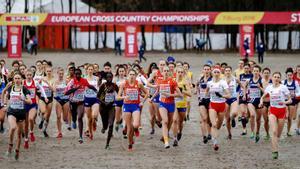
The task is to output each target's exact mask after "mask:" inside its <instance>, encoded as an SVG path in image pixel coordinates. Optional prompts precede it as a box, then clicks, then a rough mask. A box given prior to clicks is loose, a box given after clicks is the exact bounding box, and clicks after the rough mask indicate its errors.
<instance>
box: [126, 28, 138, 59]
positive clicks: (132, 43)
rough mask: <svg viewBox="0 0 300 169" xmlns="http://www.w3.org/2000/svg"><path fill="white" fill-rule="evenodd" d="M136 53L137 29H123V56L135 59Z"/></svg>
mask: <svg viewBox="0 0 300 169" xmlns="http://www.w3.org/2000/svg"><path fill="white" fill-rule="evenodd" d="M137 53H138V43H137V28H136V26H132V25H129V26H126V28H125V56H126V57H136V56H137Z"/></svg>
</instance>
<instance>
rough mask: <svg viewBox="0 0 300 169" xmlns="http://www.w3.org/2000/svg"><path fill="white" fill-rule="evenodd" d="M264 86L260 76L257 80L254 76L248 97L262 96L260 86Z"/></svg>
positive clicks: (249, 86)
mask: <svg viewBox="0 0 300 169" xmlns="http://www.w3.org/2000/svg"><path fill="white" fill-rule="evenodd" d="M259 85H260V86H261V87H262V83H261V78H259V79H258V80H257V81H256V82H254V80H253V78H251V79H250V81H249V84H248V97H249V98H250V99H257V98H260V97H261V95H262V92H261V90H260V88H259V87H258V86H259Z"/></svg>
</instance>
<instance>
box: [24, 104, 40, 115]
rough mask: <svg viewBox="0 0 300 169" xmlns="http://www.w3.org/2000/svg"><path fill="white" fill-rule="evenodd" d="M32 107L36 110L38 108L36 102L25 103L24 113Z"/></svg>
mask: <svg viewBox="0 0 300 169" xmlns="http://www.w3.org/2000/svg"><path fill="white" fill-rule="evenodd" d="M33 108H34V109H36V110H37V109H38V105H37V104H36V103H32V104H25V110H26V113H28V112H29V111H30V110H31V109H33Z"/></svg>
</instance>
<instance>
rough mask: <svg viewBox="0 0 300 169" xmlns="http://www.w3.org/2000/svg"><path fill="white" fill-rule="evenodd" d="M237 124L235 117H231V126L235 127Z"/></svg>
mask: <svg viewBox="0 0 300 169" xmlns="http://www.w3.org/2000/svg"><path fill="white" fill-rule="evenodd" d="M235 126H236V123H235V118H232V119H231V127H232V128H235Z"/></svg>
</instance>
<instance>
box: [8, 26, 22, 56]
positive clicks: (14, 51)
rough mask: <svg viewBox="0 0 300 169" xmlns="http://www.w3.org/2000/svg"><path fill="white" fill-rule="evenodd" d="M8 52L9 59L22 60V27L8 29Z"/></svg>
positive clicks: (9, 27)
mask: <svg viewBox="0 0 300 169" xmlns="http://www.w3.org/2000/svg"><path fill="white" fill-rule="evenodd" d="M7 30H8V31H7V32H8V34H7V38H8V44H7V47H8V49H7V51H8V57H9V58H21V56H22V27H21V26H8V27H7Z"/></svg>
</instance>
